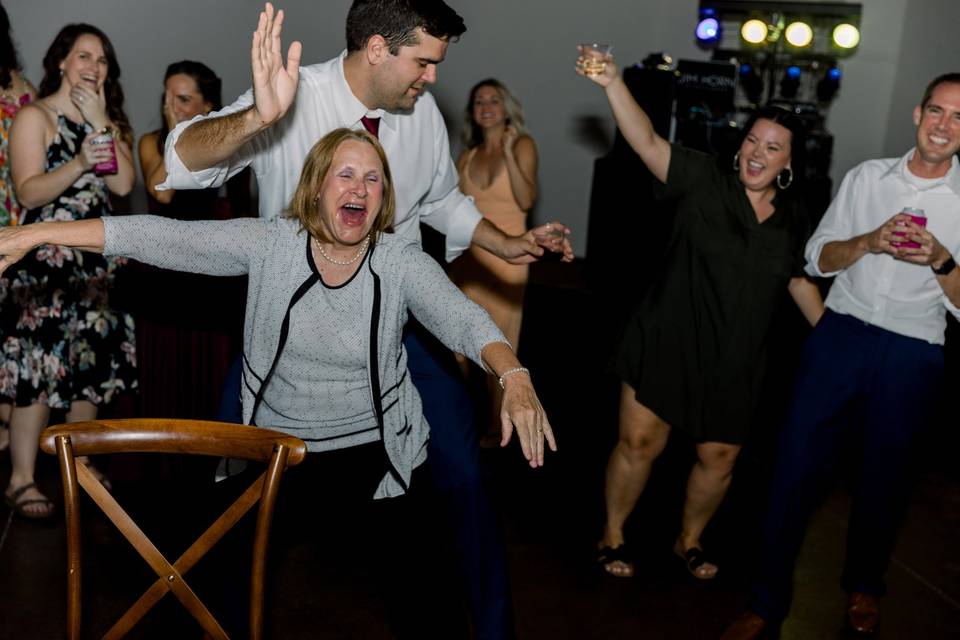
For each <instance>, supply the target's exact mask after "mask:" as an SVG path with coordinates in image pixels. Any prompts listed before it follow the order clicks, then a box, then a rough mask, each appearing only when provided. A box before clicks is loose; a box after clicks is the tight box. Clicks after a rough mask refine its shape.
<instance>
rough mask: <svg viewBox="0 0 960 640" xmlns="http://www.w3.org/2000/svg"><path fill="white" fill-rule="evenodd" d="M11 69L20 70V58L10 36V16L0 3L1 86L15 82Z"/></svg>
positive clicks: (7, 85)
mask: <svg viewBox="0 0 960 640" xmlns="http://www.w3.org/2000/svg"><path fill="white" fill-rule="evenodd" d="M11 71H20V59H19V58H18V57H17V48H16V47H14V46H13V39H12V38H11V37H10V18H8V17H7V11H6V10H5V9H4V8H3V5H2V4H0V88H5V87H9V86H10V85H11V84H13V77H12V76H11V73H10V72H11Z"/></svg>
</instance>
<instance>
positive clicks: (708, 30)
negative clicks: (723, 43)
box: [697, 18, 720, 42]
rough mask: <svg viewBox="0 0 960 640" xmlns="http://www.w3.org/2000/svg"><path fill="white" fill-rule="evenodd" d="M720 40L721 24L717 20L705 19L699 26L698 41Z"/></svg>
mask: <svg viewBox="0 0 960 640" xmlns="http://www.w3.org/2000/svg"><path fill="white" fill-rule="evenodd" d="M719 39H720V22H719V21H718V20H717V19H716V18H704V19H703V20H701V21H700V23H699V24H698V25H697V40H699V41H700V42H716V41H717V40H719Z"/></svg>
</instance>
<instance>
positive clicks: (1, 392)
mask: <svg viewBox="0 0 960 640" xmlns="http://www.w3.org/2000/svg"><path fill="white" fill-rule="evenodd" d="M36 97H37V91H36V89H34V88H33V85H31V84H30V82H29V81H27V79H26V78H24V77H23V74H22V73H21V71H20V58H19V57H18V56H17V49H16V47H14V46H13V38H12V37H11V36H10V19H9V18H8V17H7V12H6V11H5V10H4V8H3V6H0V227H3V226H7V225H10V224H16V223H17V222H18V220H19V215H20V205H19V204H17V198H16V196H15V195H14V193H13V180H11V179H10V156H9V153H8V152H7V149H8V142H9V137H10V126H11V125H12V124H13V118H14V116H16V115H17V111H19V110H20V107H22V106H24V105H25V104H27V103H29V102H30V101H31V100H34V99H35V98H36ZM7 284H8V280H7V279H6V278H0V309H2V308H3V304H4V300H5V298H6V292H7ZM3 338H4V334H3V327H0V344H2V343H3ZM8 375H9V374H8V371H7V369H6V368H4V367H3V366H2V362H0V423H2V424H0V451H6V449H7V448H8V447H9V446H10V432H9V430H8V429H7V422H9V421H10V409H11V405H12V400H11V399H10V398H9V395H10V393H9V391H8V388H9V387H11V386H12V385H9V384H7V380H8Z"/></svg>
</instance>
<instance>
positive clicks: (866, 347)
mask: <svg viewBox="0 0 960 640" xmlns="http://www.w3.org/2000/svg"><path fill="white" fill-rule="evenodd" d="M913 119H914V124H915V125H916V126H917V133H916V148H914V149H912V150H910V151H909V152H907V153H906V155H904V156H902V157H901V158H889V159H883V160H869V161H867V162H864V163H863V164H861V165H859V166H857V167H855V168H854V169H852V170H851V171H850V172H849V173H848V174H847V175H846V177H845V178H844V180H843V184H841V186H840V190H839V192H838V193H837V197H836V199H835V200H834V201H833V202H832V203H831V205H830V208H829V209H828V210H827V212H826V214H825V215H824V217H823V220H822V221H821V223H820V225H819V227H818V228H817V230H816V231H815V232H814V234H813V236H812V237H811V238H810V240H809V242H808V243H807V248H806V257H807V261H808V264H807V267H806V269H807V271H808V273H809V274H810V275H813V276H820V277H832V276H835V280H834V282H833V285H832V287H831V289H830V294H829V295H828V296H827V299H826V307H827V311H826V313H825V314H824V316H823V318H822V319H821V320H820V322H819V324H817V326H816V328H815V329H814V331H813V333H812V334H811V336H810V338H809V340H808V341H807V344H806V345H805V346H804V351H803V356H802V359H801V363H800V368H799V371H798V374H797V384H796V389H795V392H794V399H793V405H792V407H791V409H790V412H789V414H788V418H787V422H786V424H785V426H784V429H783V433H782V435H781V441H780V449H779V452H778V457H777V462H776V466H775V471H774V479H773V482H772V484H771V493H770V499H769V503H768V512H767V519H766V527H765V532H764V538H763V543H762V546H761V552H760V553H761V556H760V561H759V562H758V567H759V568H758V573H757V575H756V576H755V578H754V581H753V584H752V586H751V590H750V601H749V611H748V612H747V613H745V614H743V615H742V616H741V617H740V618H738V619H737V621H736V622H734V624H733V625H732V626H731V627H729V628H728V629H727V631H726V632H725V633H724V635H723V636H722V637H723V638H724V639H725V640H735V639H738V638H741V639H742V638H759V637H761V636H764V635H765V634H767V633H768V632H771V631H772V632H774V633H773V635H774V636H775V635H776V630H777V628H778V627H779V626H780V624H781V623H782V621H783V620H784V619H785V618H786V617H787V614H788V612H789V609H790V601H791V598H792V582H793V566H794V563H795V561H796V558H797V555H798V553H799V551H800V548H801V546H802V543H803V535H804V529H805V528H806V524H807V519H808V517H809V515H810V513H811V512H812V510H813V509H814V507H815V506H816V505H817V502H818V497H819V496H820V495H822V488H823V487H822V485H823V483H824V481H825V480H827V479H828V478H829V477H830V475H831V472H832V470H833V469H835V468H836V466H837V463H838V462H839V461H840V459H841V458H842V456H843V452H842V451H841V450H842V448H843V447H842V445H843V444H844V443H846V442H849V441H850V436H851V435H852V434H853V435H855V437H856V438H857V439H856V440H855V441H856V442H857V447H858V451H857V452H856V453H857V454H858V456H857V457H859V463H860V464H859V468H858V472H857V476H856V478H855V482H854V485H853V505H852V508H851V514H850V521H849V526H848V532H847V552H846V561H845V566H844V571H843V578H842V581H843V587H844V589H845V590H846V591H847V593H848V595H849V601H848V605H847V624H848V626H849V627H850V629H851V630H852V631H853V632H855V633H857V634H862V635H870V634H873V633H874V632H875V631H876V628H877V624H878V622H879V617H880V614H879V604H878V599H879V597H880V596H882V595H883V593H884V574H885V573H886V568H887V565H888V564H889V561H890V555H891V553H892V551H893V545H894V541H895V538H896V533H897V530H898V529H899V525H900V522H901V520H902V518H903V514H904V511H905V507H906V503H907V497H908V491H909V485H910V481H909V480H910V479H909V472H908V456H909V453H910V445H911V444H912V441H913V440H914V438H915V436H916V435H917V434H918V433H919V432H920V431H921V430H922V429H923V428H924V427H926V426H927V425H928V424H929V422H930V419H931V418H932V413H933V408H934V407H935V406H936V404H937V401H938V395H939V390H940V385H941V379H942V374H943V348H942V347H943V344H944V330H945V329H946V317H945V316H946V314H945V313H944V312H945V311H949V312H951V313H953V314H954V315H955V316H957V317H960V309H958V307H960V269H957V268H956V263H955V262H954V256H960V163H958V160H957V157H956V154H957V152H958V151H960V73H950V74H946V75H942V76H939V77H937V78H936V79H934V80H933V81H932V82H931V83H930V84H929V85H928V87H927V90H926V92H925V93H924V95H923V98H922V100H921V102H920V105H919V106H917V107H916V109H915V110H914V112H913ZM894 211H896V212H899V213H896V214H893V215H891V212H894ZM921 216H922V217H921Z"/></svg>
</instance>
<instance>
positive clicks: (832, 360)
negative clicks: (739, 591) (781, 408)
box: [750, 311, 943, 624]
mask: <svg viewBox="0 0 960 640" xmlns="http://www.w3.org/2000/svg"><path fill="white" fill-rule="evenodd" d="M942 375H943V350H942V348H941V347H940V346H938V345H932V344H929V343H927V342H924V341H922V340H917V339H915V338H908V337H905V336H902V335H900V334H897V333H892V332H890V331H886V330H884V329H880V328H878V327H875V326H872V325H869V324H866V323H864V322H861V321H860V320H857V319H855V318H853V317H851V316H847V315H842V314H838V313H834V312H831V311H827V312H826V314H825V315H824V317H823V319H822V320H821V321H820V323H819V324H818V325H817V327H816V329H815V330H814V331H813V333H812V334H811V336H810V338H809V340H808V341H807V344H806V345H805V346H804V351H803V355H802V359H801V362H800V368H799V371H798V375H797V386H796V390H795V393H794V398H793V404H792V406H791V409H790V412H789V414H788V416H789V417H788V419H787V423H786V425H785V427H784V431H783V433H782V435H781V440H780V447H779V452H778V455H777V460H776V467H775V469H774V479H773V482H772V484H771V492H770V498H769V504H768V511H767V519H766V525H765V532H764V539H763V543H762V546H761V555H760V558H759V563H758V573H757V576H756V578H755V580H754V583H753V584H752V586H751V594H750V608H751V610H753V611H754V612H755V613H757V614H759V615H760V616H761V617H763V618H764V619H765V620H767V621H768V622H772V623H774V624H779V623H780V622H781V621H782V620H783V619H784V618H786V616H787V613H788V612H789V609H790V601H791V598H792V591H793V568H794V564H795V562H796V558H797V555H798V554H799V552H800V548H801V546H802V544H803V537H804V532H805V529H806V525H807V520H808V519H809V516H810V514H811V512H812V510H813V509H814V507H815V506H816V505H817V503H818V502H819V500H820V498H821V497H822V496H823V494H824V492H825V490H826V488H827V486H828V484H829V480H830V479H831V478H832V476H833V474H834V471H835V470H836V468H837V465H838V462H839V461H840V458H841V457H842V453H843V451H842V450H844V446H843V445H845V444H848V443H851V442H852V443H855V445H856V446H855V447H854V451H856V454H857V456H858V457H859V459H858V460H856V461H855V462H857V463H858V464H859V466H858V468H857V472H856V475H855V477H854V485H853V505H852V509H851V513H850V520H849V525H848V530H847V552H846V561H845V566H844V571H843V587H844V589H845V590H847V591H848V592H853V591H858V592H862V593H867V594H870V595H874V596H881V595H883V593H884V591H885V585H884V574H885V573H886V569H887V565H888V564H889V561H890V555H891V553H892V552H893V546H894V543H895V540H896V534H897V531H898V529H899V526H900V523H901V520H902V518H903V514H904V511H905V508H906V503H907V497H908V491H909V485H910V482H909V468H908V467H909V460H908V457H909V456H908V452H909V450H910V445H911V443H912V441H913V439H914V436H915V435H917V433H919V431H920V430H921V429H923V428H924V427H925V426H926V424H927V422H928V420H929V418H930V417H931V415H932V413H933V409H934V408H935V407H934V405H935V403H936V402H937V399H938V392H939V388H940V383H941V379H942Z"/></svg>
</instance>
